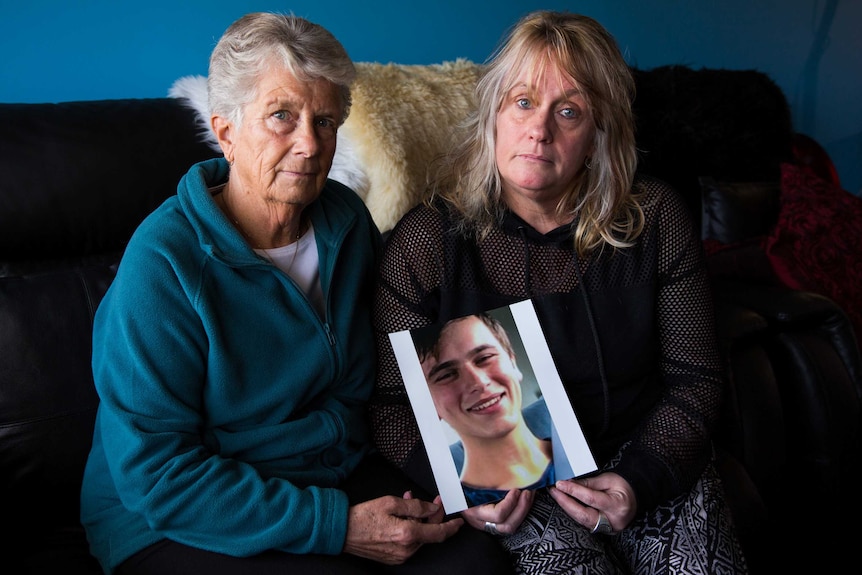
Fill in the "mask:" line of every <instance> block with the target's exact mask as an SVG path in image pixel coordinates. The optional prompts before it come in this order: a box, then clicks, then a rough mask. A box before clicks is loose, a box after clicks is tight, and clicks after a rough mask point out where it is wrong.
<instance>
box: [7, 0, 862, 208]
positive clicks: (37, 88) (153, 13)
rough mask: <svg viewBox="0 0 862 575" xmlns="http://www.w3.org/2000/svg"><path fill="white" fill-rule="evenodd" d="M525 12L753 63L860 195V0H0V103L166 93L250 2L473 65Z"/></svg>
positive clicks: (698, 61)
mask: <svg viewBox="0 0 862 575" xmlns="http://www.w3.org/2000/svg"><path fill="white" fill-rule="evenodd" d="M538 8H551V9H564V10H570V11H574V12H582V13H584V14H589V15H591V16H593V17H595V18H597V19H598V20H600V21H601V22H602V23H604V24H605V26H607V28H608V29H609V30H610V31H611V32H612V33H613V34H614V35H615V36H616V37H617V40H618V41H619V43H620V45H621V47H622V48H623V50H624V51H625V53H626V55H627V57H628V60H629V63H631V64H632V65H635V66H638V67H640V68H652V67H655V66H659V65H663V64H686V65H690V66H694V67H701V66H707V67H719V68H734V69H749V68H753V69H758V70H761V71H763V72H766V73H767V74H769V75H770V76H771V77H772V78H773V79H774V80H775V81H776V82H777V83H778V85H779V86H781V88H782V89H783V90H784V92H785V94H786V95H787V98H788V100H789V101H790V104H791V108H792V111H793V118H794V122H795V126H796V130H797V131H800V132H804V133H806V134H809V135H811V136H813V137H814V138H815V139H817V140H818V141H819V142H820V143H821V144H822V145H823V146H824V147H825V148H826V150H827V151H828V152H829V153H830V155H831V156H832V158H833V160H834V161H835V163H836V165H837V167H838V171H839V176H840V177H841V180H842V184H843V186H844V187H845V188H846V189H848V190H849V191H851V192H853V193H855V194H860V195H862V105H860V103H862V66H860V64H858V63H856V61H857V60H858V58H859V54H862V35H860V34H859V27H860V25H862V2H860V1H859V0H843V1H842V0H759V1H757V2H751V0H723V1H722V2H709V3H707V2H692V1H683V0H604V1H601V0H569V1H568V2H561V1H557V2H554V1H547V2H533V1H529V0H526V1H524V0H521V1H515V0H469V1H467V0H457V1H453V0H446V1H442V2H425V3H423V5H422V6H421V8H420V7H418V6H417V3H413V2H406V1H404V0H395V1H393V0H386V1H376V2H375V1H373V0H372V1H368V2H358V1H356V0H353V1H348V0H330V1H324V0H315V1H308V0H304V1H303V0H298V1H295V2H292V3H291V2H285V1H284V0H282V1H281V2H261V1H257V2H255V1H250V0H230V1H227V0H208V1H206V2H204V1H199V0H189V1H183V0H172V1H165V0H149V1H147V2H140V3H138V2H127V1H118V0H114V1H108V0H93V1H80V0H79V1H75V0H4V2H3V4H2V6H0V54H3V58H2V60H0V102H59V101H66V100H90V99H102V98H125V97H132V98H137V97H159V96H164V95H166V94H167V90H168V88H169V87H170V85H171V83H172V82H173V81H174V80H175V79H176V78H178V77H179V76H184V75H187V74H206V69H207V58H208V56H209V52H210V50H211V49H212V47H213V45H214V43H215V41H216V40H217V39H218V37H219V36H220V35H221V33H222V32H223V31H224V29H225V28H226V27H227V26H228V25H229V24H230V23H231V22H232V21H233V20H235V19H236V18H237V17H239V16H240V15H242V14H244V13H246V12H251V11H258V10H274V11H293V12H294V13H296V14H298V15H300V16H305V17H307V18H309V19H311V20H314V21H316V22H319V23H320V24H323V25H324V26H326V27H327V28H329V29H330V30H331V31H332V32H333V33H334V34H335V35H336V36H337V37H338V38H339V39H340V40H341V41H342V42H343V43H344V45H345V47H346V48H347V50H348V52H349V53H350V55H351V56H352V57H353V59H354V60H356V61H359V62H363V61H369V62H370V61H376V62H397V63H401V64H430V63H437V62H442V61H446V60H453V59H455V58H458V57H463V58H468V59H471V60H474V61H482V60H484V59H485V58H486V57H487V56H488V54H489V53H490V52H491V51H492V50H493V48H494V47H495V46H496V43H497V41H498V39H499V38H500V36H501V35H502V34H503V32H504V31H505V29H506V28H507V27H508V26H510V25H511V24H512V23H513V22H514V21H515V20H516V19H517V18H518V17H519V16H521V15H522V14H523V13H525V12H526V11H529V10H533V9H538Z"/></svg>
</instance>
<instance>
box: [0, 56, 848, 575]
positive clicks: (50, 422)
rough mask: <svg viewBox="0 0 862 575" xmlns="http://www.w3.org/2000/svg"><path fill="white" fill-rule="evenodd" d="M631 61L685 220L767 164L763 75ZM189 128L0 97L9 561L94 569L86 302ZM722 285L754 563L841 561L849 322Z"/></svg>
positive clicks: (734, 427) (741, 508)
mask: <svg viewBox="0 0 862 575" xmlns="http://www.w3.org/2000/svg"><path fill="white" fill-rule="evenodd" d="M636 78H637V82H638V94H639V95H638V99H637V101H636V112H637V116H638V124H639V132H638V140H639V148H640V149H641V151H642V153H643V168H642V169H643V170H644V171H647V172H649V173H652V174H653V175H656V176H658V177H661V178H664V179H666V180H667V181H669V182H670V183H672V184H673V185H675V186H676V187H677V188H678V189H679V190H680V191H681V192H682V193H683V195H684V196H685V198H686V200H687V201H688V202H690V205H691V207H692V211H693V213H694V214H696V215H697V216H698V217H699V215H700V210H701V204H700V185H699V181H698V178H700V177H703V176H709V177H713V178H716V179H720V180H723V181H766V180H771V181H776V180H777V179H778V164H779V162H781V161H787V160H789V159H790V157H791V155H790V146H791V138H792V129H791V123H790V119H789V118H790V116H789V112H788V109H787V104H786V101H785V99H784V96H783V95H782V94H781V92H780V90H778V89H777V87H776V86H775V85H774V84H773V83H772V82H771V81H770V80H769V79H768V78H767V77H765V76H764V75H762V74H759V73H757V72H750V71H737V72H728V71H722V70H699V71H694V70H690V69H688V68H683V67H667V68H660V69H656V70H650V71H636ZM197 129H198V127H197V125H196V123H195V117H194V114H193V112H192V111H191V110H190V109H188V108H185V107H184V106H183V105H182V104H181V103H180V102H178V101H176V100H172V99H167V98H166V99H158V98H157V99H139V100H135V99H133V100H106V101H87V102H69V103H61V104H0V523H2V532H3V535H2V536H0V570H2V571H3V572H4V573H10V574H11V573H98V572H99V568H98V565H97V564H96V563H95V561H94V560H93V559H92V557H90V556H89V554H88V551H87V546H86V540H85V537H84V534H83V531H82V529H81V526H80V523H79V521H78V492H79V489H80V479H81V474H82V470H83V465H84V462H85V459H86V456H87V452H88V450H89V446H90V441H91V434H92V427H93V420H94V415H95V411H96V407H97V405H98V397H97V396H96V394H95V391H94V387H93V382H92V374H91V370H90V354H91V350H92V348H91V331H92V320H93V314H94V311H95V309H96V307H97V306H98V304H99V301H100V299H101V297H102V296H103V294H104V292H105V290H106V289H107V287H108V286H109V284H110V282H111V280H112V278H113V274H114V271H115V269H116V265H117V262H118V260H119V257H120V255H121V254H122V251H123V247H124V245H125V242H126V241H127V239H128V238H129V236H130V234H131V232H132V231H133V230H134V228H135V227H136V226H137V224H138V223H139V222H140V220H141V219H142V218H143V217H144V216H145V215H146V214H147V213H149V212H150V211H151V210H152V209H153V208H155V207H156V206H157V205H158V204H159V203H160V202H161V201H162V200H163V199H164V198H165V197H167V196H169V195H171V194H173V193H174V191H175V188H176V183H177V181H178V179H179V178H180V176H181V175H182V174H183V173H184V172H185V171H186V169H187V168H188V166H190V165H191V164H192V163H194V162H196V161H199V160H202V159H205V158H208V157H212V156H214V155H216V154H215V152H213V150H211V149H210V148H208V147H207V146H206V145H205V144H203V143H201V142H200V141H199V138H198V135H197ZM738 224H739V225H744V224H746V222H738ZM760 263H761V264H762V262H760ZM754 265H755V267H757V265H759V264H758V263H755V264H754ZM715 293H716V309H717V312H718V317H719V320H720V335H721V342H722V346H723V350H724V352H725V354H726V356H727V372H728V376H729V381H730V385H729V387H728V391H727V401H726V403H725V412H724V417H723V419H722V422H721V425H720V427H719V428H718V429H717V430H716V445H717V451H718V454H719V462H720V468H721V472H722V476H723V478H724V481H725V484H726V488H727V491H728V495H729V497H730V501H731V503H732V506H733V511H734V516H735V519H736V521H737V524H738V527H739V530H740V533H741V535H742V538H743V544H744V546H745V548H746V552H747V554H748V557H749V561H750V563H751V566H752V572H753V573H758V572H765V571H767V570H769V571H770V572H771V571H775V570H780V569H781V568H786V567H789V566H798V565H800V564H802V562H803V561H808V560H814V561H817V562H818V563H819V565H820V566H821V567H822V566H825V565H828V564H830V563H832V562H834V563H835V564H836V565H837V564H839V562H840V561H841V560H842V557H846V556H847V554H843V555H842V548H841V546H839V545H832V544H831V541H832V540H833V538H834V539H843V537H841V533H842V531H845V530H846V529H849V528H850V526H851V525H854V522H855V517H854V516H853V514H852V511H853V510H856V509H858V501H857V500H855V499H854V500H851V495H854V496H855V494H854V493H853V487H854V485H853V483H854V481H853V480H854V479H855V478H856V477H857V475H856V473H857V472H858V459H859V452H860V443H859V419H860V390H862V368H860V358H859V348H858V346H857V342H856V339H855V335H854V333H853V331H852V328H851V327H850V324H849V323H848V321H847V318H846V315H845V314H844V313H843V312H842V310H841V309H840V308H839V307H838V306H837V305H835V304H834V303H833V302H832V301H831V300H829V299H828V298H826V297H824V296H822V295H817V294H813V293H806V292H797V291H791V290H788V289H786V288H783V287H781V286H780V285H777V284H775V283H774V282H769V281H763V278H759V277H751V276H747V275H746V274H739V273H730V274H728V273H723V272H722V273H716V275H715ZM813 543H816V544H813Z"/></svg>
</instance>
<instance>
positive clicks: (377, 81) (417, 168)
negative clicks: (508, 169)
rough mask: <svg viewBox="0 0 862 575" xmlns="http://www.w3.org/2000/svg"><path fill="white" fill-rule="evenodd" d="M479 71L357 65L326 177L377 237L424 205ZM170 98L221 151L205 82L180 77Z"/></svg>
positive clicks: (464, 64)
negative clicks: (354, 203) (191, 113)
mask: <svg viewBox="0 0 862 575" xmlns="http://www.w3.org/2000/svg"><path fill="white" fill-rule="evenodd" d="M480 70H481V66H480V65H479V64H474V63H473V62H470V61H468V60H463V59H459V60H457V61H454V62H444V63H442V64H429V65H413V66H408V65H399V64H378V63H369V62H359V63H357V64H356V71H357V77H356V82H355V83H354V85H353V89H352V94H353V105H352V106H351V108H350V116H348V118H347V121H346V122H345V123H344V125H343V126H341V128H340V129H339V131H338V143H337V147H336V152H335V158H334V159H333V163H332V170H331V171H330V174H329V177H330V178H332V179H334V180H338V181H340V182H342V183H343V184H345V185H347V186H349V187H350V188H352V189H353V190H354V191H356V193H357V194H359V196H360V197H362V198H363V200H364V201H365V204H366V205H367V206H368V209H369V211H370V212H371V215H372V217H373V218H374V222H375V223H376V224H377V227H378V228H379V229H380V231H381V232H386V231H388V230H390V229H392V227H393V226H394V225H395V224H396V223H397V222H398V220H399V218H401V216H402V215H404V213H405V212H407V211H408V210H409V209H410V208H412V207H413V206H415V205H416V204H418V203H419V202H421V201H422V199H423V197H424V193H425V190H426V183H427V171H428V167H429V165H430V163H431V162H432V161H433V160H434V158H436V157H437V156H439V155H440V154H441V153H442V152H444V151H445V149H446V147H447V146H448V145H449V136H450V135H451V132H452V128H453V127H454V126H455V125H456V124H457V123H458V122H460V121H461V120H462V119H463V118H464V117H465V116H466V115H467V114H468V113H469V112H470V111H472V109H473V107H474V102H475V100H474V94H473V88H474V87H475V85H476V80H477V79H478V76H479V72H480ZM168 95H169V96H170V97H172V98H183V99H185V100H186V101H187V104H188V105H189V106H190V107H191V108H193V109H194V110H195V112H196V116H197V120H198V124H199V126H200V128H201V134H202V137H203V138H204V139H205V141H206V142H207V143H208V144H209V145H210V146H212V147H213V148H214V149H215V150H218V151H221V150H220V148H219V146H218V142H217V140H216V139H215V135H214V134H213V133H212V131H211V128H210V122H209V118H210V114H209V110H208V106H207V93H206V78H205V77H203V76H186V77H183V78H180V79H178V80H177V81H176V82H175V83H174V85H173V86H172V87H171V89H170V91H169V93H168Z"/></svg>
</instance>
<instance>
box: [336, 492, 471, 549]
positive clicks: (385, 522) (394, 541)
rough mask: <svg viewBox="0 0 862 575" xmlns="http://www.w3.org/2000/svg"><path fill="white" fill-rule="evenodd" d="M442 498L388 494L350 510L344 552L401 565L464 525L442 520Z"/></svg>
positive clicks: (457, 520) (458, 520)
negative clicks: (426, 498) (424, 498)
mask: <svg viewBox="0 0 862 575" xmlns="http://www.w3.org/2000/svg"><path fill="white" fill-rule="evenodd" d="M443 516H444V511H443V506H442V505H441V504H440V501H439V497H438V498H437V499H435V500H434V502H433V503H432V502H428V501H422V500H421V499H413V498H412V497H404V498H399V497H394V496H389V495H387V496H385V497H379V498H377V499H372V500H370V501H365V502H363V503H360V504H358V505H354V506H353V507H351V508H350V510H349V511H348V517H347V537H346V539H345V542H344V552H345V553H350V554H352V555H357V556H359V557H365V558H366V559H372V560H374V561H378V562H380V563H385V564H387V565H400V564H401V563H404V562H405V561H407V559H409V558H410V557H411V556H412V555H413V554H414V553H416V551H418V550H419V548H420V547H422V545H424V544H425V543H440V542H441V541H445V540H446V539H448V538H449V537H451V536H452V535H454V534H455V533H456V532H457V531H458V529H460V528H461V526H462V525H463V524H464V521H463V520H461V519H452V520H450V521H443Z"/></svg>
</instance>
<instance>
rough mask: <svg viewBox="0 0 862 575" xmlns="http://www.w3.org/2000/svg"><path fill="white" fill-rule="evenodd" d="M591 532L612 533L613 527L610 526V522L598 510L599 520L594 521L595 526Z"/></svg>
mask: <svg viewBox="0 0 862 575" xmlns="http://www.w3.org/2000/svg"><path fill="white" fill-rule="evenodd" d="M592 532H593V533H601V534H602V535H607V534H608V533H613V532H614V528H613V527H611V522H610V521H608V517H607V515H605V514H604V513H602V512H601V511H599V520H598V521H596V526H595V527H593V531H592Z"/></svg>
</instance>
